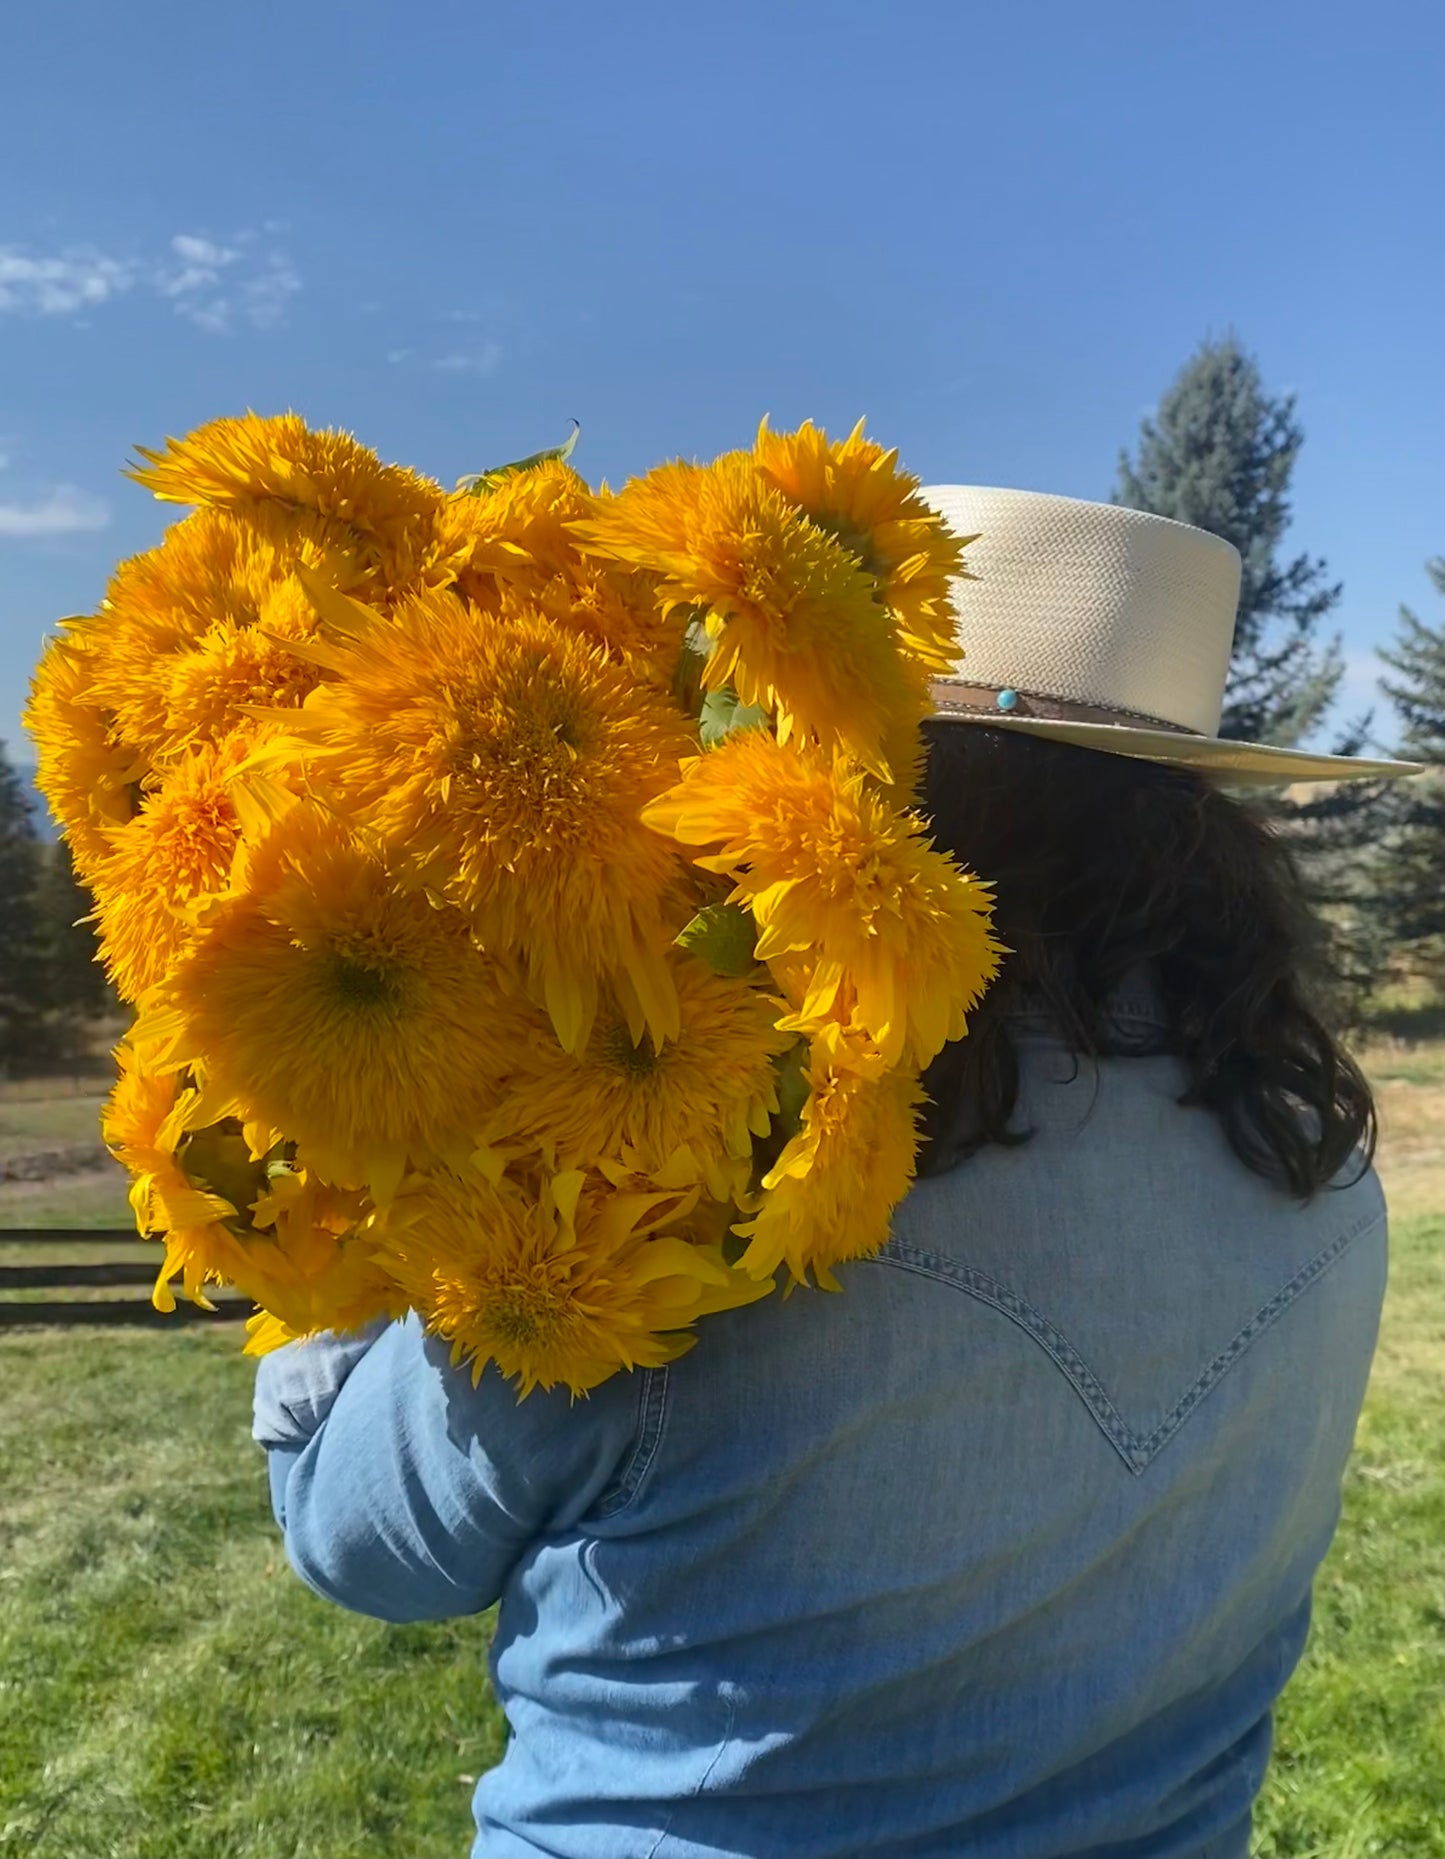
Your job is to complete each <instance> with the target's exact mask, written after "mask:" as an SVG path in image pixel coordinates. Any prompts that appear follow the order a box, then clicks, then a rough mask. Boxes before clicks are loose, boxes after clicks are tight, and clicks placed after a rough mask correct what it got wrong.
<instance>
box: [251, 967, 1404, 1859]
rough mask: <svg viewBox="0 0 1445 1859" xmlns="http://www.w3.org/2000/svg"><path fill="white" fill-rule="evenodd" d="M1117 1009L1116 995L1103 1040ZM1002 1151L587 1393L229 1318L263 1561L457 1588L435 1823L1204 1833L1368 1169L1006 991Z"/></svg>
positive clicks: (1299, 1555)
mask: <svg viewBox="0 0 1445 1859" xmlns="http://www.w3.org/2000/svg"><path fill="white" fill-rule="evenodd" d="M1155 1012H1156V1010H1155V1008H1154V1005H1153V1003H1152V1002H1151V1001H1150V999H1149V998H1148V996H1147V993H1141V994H1140V996H1139V998H1138V999H1136V1000H1130V999H1128V998H1126V999H1124V1000H1122V1001H1121V1002H1120V1004H1119V1013H1120V1018H1121V1024H1123V1025H1126V1026H1127V1025H1129V1024H1131V1023H1132V1024H1133V1025H1134V1026H1136V1027H1137V1029H1138V1031H1139V1032H1140V1035H1141V1040H1142V1042H1143V1043H1144V1044H1145V1045H1146V1046H1147V1043H1148V1040H1149V1037H1150V1029H1151V1027H1152V1026H1153V1024H1154V1023H1155ZM1015 1030H1016V1034H1017V1036H1018V1038H1019V1041H1020V1057H1021V1068H1022V1091H1021V1100H1020V1111H1021V1117H1022V1121H1023V1122H1024V1123H1026V1124H1027V1125H1028V1126H1030V1127H1032V1128H1033V1130H1034V1131H1035V1134H1034V1137H1033V1139H1032V1140H1031V1141H1030V1142H1029V1143H1027V1144H1026V1145H1024V1146H1022V1147H1020V1148H1016V1149H1004V1148H992V1149H987V1150H985V1151H983V1152H982V1153H981V1154H979V1155H977V1156H976V1157H974V1158H973V1159H972V1160H971V1161H969V1162H967V1163H965V1164H964V1165H963V1166H961V1167H960V1168H958V1169H956V1170H954V1171H953V1172H952V1173H950V1174H947V1175H944V1176H942V1177H939V1178H936V1179H931V1180H926V1181H923V1182H920V1183H919V1184H918V1185H917V1186H916V1187H915V1188H914V1189H913V1191H912V1192H911V1193H910V1194H909V1196H908V1197H907V1199H906V1200H905V1201H904V1203H903V1205H902V1206H901V1207H900V1208H899V1210H898V1213H897V1215H896V1217H895V1220H894V1226H893V1235H892V1238H891V1240H890V1242H889V1244H888V1246H887V1248H886V1249H885V1250H884V1252H883V1253H882V1254H881V1255H880V1256H878V1257H877V1258H875V1259H871V1260H867V1261H861V1262H859V1263H857V1264H855V1265H853V1266H851V1267H845V1268H844V1269H843V1271H842V1274H841V1275H842V1278H843V1282H844V1287H845V1288H844V1291H843V1293H842V1294H841V1295H830V1294H827V1293H823V1292H814V1291H798V1292H796V1293H795V1294H794V1295H792V1296H791V1297H787V1298H785V1297H783V1296H782V1295H781V1294H779V1295H777V1296H775V1297H773V1298H770V1299H768V1300H767V1301H765V1302H764V1303H762V1304H759V1305H755V1306H753V1307H752V1308H750V1309H746V1310H742V1311H738V1312H734V1313H728V1314H726V1315H720V1316H714V1317H709V1318H707V1319H706V1320H705V1321H704V1322H703V1324H702V1325H701V1326H700V1338H699V1341H698V1343H697V1346H696V1348H695V1349H694V1350H693V1351H692V1352H691V1353H689V1354H688V1355H686V1356H684V1357H683V1358H681V1359H680V1360H679V1361H677V1362H675V1363H674V1364H672V1365H671V1366H670V1367H668V1368H665V1369H657V1370H652V1371H648V1372H643V1373H636V1374H632V1375H620V1376H617V1377H615V1378H614V1379H613V1380H612V1381H610V1382H607V1383H605V1384H604V1385H603V1386H602V1387H601V1388H599V1389H597V1390H596V1391H595V1392H594V1393H593V1394H592V1395H591V1396H590V1397H589V1398H588V1399H586V1400H581V1401H577V1402H575V1403H573V1402H572V1401H570V1400H569V1398H568V1396H567V1395H566V1393H565V1392H555V1393H553V1394H545V1393H537V1394H534V1395H532V1396H531V1397H529V1398H528V1399H527V1400H526V1401H524V1402H522V1403H520V1404H519V1403H518V1402H517V1401H516V1399H515V1396H514V1393H513V1391H512V1389H511V1388H510V1386H508V1385H507V1384H505V1383H504V1382H503V1381H502V1380H501V1379H500V1378H499V1377H498V1376H497V1375H496V1374H495V1373H494V1372H492V1371H489V1372H487V1373H486V1374H484V1375H483V1377H482V1379H481V1381H480V1384H479V1385H478V1386H477V1387H476V1388H473V1386H472V1384H471V1378H470V1375H469V1374H467V1373H465V1372H463V1371H458V1370H453V1369H451V1368H450V1367H449V1366H448V1361H447V1354H446V1351H445V1349H444V1348H442V1347H441V1346H439V1345H438V1344H437V1343H435V1342H433V1341H429V1340H427V1339H426V1338H425V1337H424V1336H423V1335H422V1332H421V1330H420V1328H419V1326H418V1325H417V1323H416V1321H415V1319H411V1320H409V1321H407V1322H406V1323H402V1324H397V1325H394V1326H392V1327H390V1328H388V1329H386V1330H385V1331H384V1332H383V1333H382V1334H381V1335H380V1337H379V1339H378V1340H376V1341H375V1342H374V1343H373V1344H372V1345H371V1346H370V1347H367V1343H368V1341H369V1340H370V1339H362V1340H361V1341H359V1342H358V1341H353V1342H350V1343H337V1342H336V1341H335V1340H331V1339H321V1340H319V1341H318V1342H316V1343H311V1344H302V1345H293V1346H291V1347H290V1348H288V1349H285V1350H282V1351H280V1352H279V1353H278V1354H276V1355H274V1356H272V1357H268V1358H267V1359H266V1360H265V1361H264V1362H263V1363H262V1365H261V1369H260V1375H259V1379H258V1384H257V1407H256V1415H257V1418H256V1434H257V1437H258V1438H259V1439H260V1440H261V1441H262V1443H263V1444H265V1445H266V1446H267V1447H268V1448H269V1450H270V1457H271V1474H272V1489H273V1494H274V1499H275V1504H276V1510H277V1515H278V1518H279V1520H280V1521H281V1522H282V1525H283V1528H284V1531H285V1538H286V1549H287V1553H288V1556H289V1557H290V1560H291V1562H292V1565H293V1566H294V1568H295V1569H296V1571H297V1572H298V1574H299V1575H300V1576H301V1577H302V1579H303V1580H304V1581H306V1582H307V1583H309V1584H310V1586H311V1587H313V1588H314V1589H315V1590H316V1591H317V1592H318V1593H320V1594H322V1595H325V1596H328V1597H330V1598H331V1599H333V1600H336V1601H338V1602H340V1603H341V1604H342V1605H344V1606H347V1607H351V1608H356V1609H359V1610H360V1611H362V1612H364V1613H368V1614H374V1615H377V1616H379V1617H381V1618H382V1619H385V1620H418V1619H439V1618H443V1617H447V1616H451V1615H462V1614H470V1613H475V1612H478V1611H480V1610H481V1609H483V1608H486V1607H488V1606H490V1605H491V1604H492V1603H493V1602H495V1601H498V1600H499V1601H500V1603H501V1606H500V1612H499V1615H498V1622H497V1631H496V1637H495V1641H494V1644H493V1648H492V1675H493V1681H494V1684H495V1687H496V1694H497V1697H498V1699H499V1700H500V1702H501V1704H502V1707H503V1709H504V1710H505V1712H506V1715H507V1719H508V1722H509V1725H510V1728H511V1736H510V1739H509V1742H508V1746H507V1750H506V1754H505V1756H504V1758H503V1760H502V1761H501V1763H500V1764H499V1765H498V1766H497V1767H496V1768H495V1769H493V1770H492V1771H491V1772H490V1773H489V1774H487V1775H485V1776H483V1778H482V1780H481V1782H480V1783H479V1785H478V1787H477V1790H476V1795H475V1802H474V1806H475V1813H476V1821H477V1827H478V1832H477V1838H476V1844H475V1846H474V1848H473V1852H474V1853H475V1854H476V1855H487V1856H489V1859H516V1856H517V1855H532V1854H550V1855H579V1856H581V1855H588V1856H596V1859H640V1856H641V1855H644V1854H645V1855H649V1856H650V1859H662V1856H663V1855H694V1856H696V1859H702V1856H703V1855H708V1856H709V1859H721V1856H723V1855H736V1856H738V1859H761V1856H762V1855H769V1856H771V1859H844V1856H846V1859H862V1856H864V1855H868V1856H871V1859H884V1856H885V1855H886V1856H887V1859H925V1856H929V1859H932V1856H935V1855H936V1856H939V1859H942V1856H945V1855H947V1856H949V1859H953V1856H955V1855H978V1856H979V1859H983V1856H984V1855H987V1856H988V1859H1063V1856H1064V1855H1069V1856H1071V1859H1103V1856H1104V1855H1108V1859H1131V1856H1132V1859H1144V1855H1150V1856H1151V1859H1171V1856H1180V1859H1182V1856H1184V1855H1190V1856H1192V1859H1232V1856H1235V1855H1242V1854H1244V1853H1245V1852H1246V1851H1247V1847H1248V1838H1249V1816H1250V1804H1251V1802H1252V1800H1253V1798H1254V1796H1255V1794H1256V1792H1257V1790H1258V1788H1259V1785H1260V1781H1261V1778H1262V1775H1263V1772H1264V1767H1265V1763H1266V1760H1267V1756H1268V1748H1269V1736H1270V1713H1271V1706H1272V1705H1273V1703H1274V1700H1275V1698H1276V1696H1277V1695H1278V1693H1279V1691H1280V1689H1281V1687H1282V1686H1283V1684H1284V1682H1285V1680H1286V1678H1287V1677H1288V1676H1289V1673H1290V1671H1291V1670H1292V1669H1293V1667H1294V1665H1295V1663H1296V1661H1297V1660H1298V1658H1299V1656H1300V1653H1301V1650H1302V1648H1303V1645H1304V1640H1305V1634H1306V1629H1307V1623H1308V1618H1309V1597H1310V1584H1311V1581H1312V1579H1313V1577H1314V1575H1315V1572H1316V1570H1317V1568H1318V1566H1319V1563H1320V1560H1321V1558H1322V1557H1323V1555H1324V1553H1325V1551H1326V1549H1327V1547H1328V1545H1329V1542H1330V1538H1331V1535H1332V1533H1333V1531H1334V1528H1335V1523H1336V1519H1337V1515H1338V1507H1339V1492H1340V1479H1341V1474H1342V1472H1343V1470H1344V1466H1345V1461H1346V1458H1347V1456H1348V1454H1349V1451H1350V1445H1351V1439H1352V1436H1353V1433H1354V1428H1355V1422H1356V1419H1357V1417H1358V1414H1359V1410H1360V1403H1361V1400H1362V1397H1363V1393H1364V1388H1365V1380H1366V1375H1367V1373H1368V1370H1369V1365H1370V1358H1371V1354H1372V1352H1373V1349H1374V1343H1375V1335H1376V1329H1377V1324H1378V1320H1379V1313H1380V1304H1381V1298H1382V1295H1383V1290H1384V1279H1385V1212H1384V1204H1383V1199H1382V1196H1381V1193H1380V1188H1379V1185H1378V1182H1377V1181H1376V1179H1375V1177H1374V1175H1373V1174H1372V1173H1367V1174H1365V1175H1364V1176H1363V1177H1362V1178H1361V1179H1359V1180H1358V1181H1355V1182H1354V1183H1353V1185H1346V1186H1340V1187H1337V1188H1334V1189H1331V1190H1328V1191H1326V1192H1324V1193H1322V1194H1320V1195H1318V1196H1317V1197H1316V1198H1315V1199H1314V1200H1313V1201H1311V1202H1309V1203H1308V1204H1306V1205H1301V1204H1300V1203H1298V1202H1296V1201H1293V1200H1291V1199H1290V1198H1288V1197H1287V1196H1286V1195H1284V1194H1282V1193H1280V1192H1279V1191H1277V1190H1276V1189H1274V1188H1272V1187H1270V1186H1269V1185H1267V1184H1266V1183H1265V1182H1264V1181H1262V1180H1260V1179H1259V1178H1258V1177H1257V1176H1255V1175H1253V1174H1251V1173H1249V1172H1248V1171H1247V1170H1246V1169H1245V1168H1243V1167H1242V1166H1241V1164H1240V1163H1239V1162H1238V1161H1237V1160H1236V1159H1235V1158H1234V1156H1233V1155H1232V1153H1231V1152H1230V1150H1229V1149H1228V1147H1227V1145H1226V1143H1225V1140H1224V1137H1223V1135H1222V1133H1221V1131H1220V1128H1219V1126H1218V1124H1217V1122H1216V1121H1215V1120H1214V1118H1213V1117H1211V1116H1210V1115H1209V1114H1208V1113H1207V1112H1205V1111H1203V1110H1198V1109H1186V1108H1181V1107H1180V1105H1179V1104H1178V1101H1177V1100H1178V1098H1179V1096H1180V1093H1181V1090H1182V1077H1181V1074H1180V1071H1179V1067H1178V1065H1177V1062H1176V1061H1175V1060H1173V1059H1171V1058H1168V1057H1159V1056H1155V1057H1149V1056H1141V1057H1124V1058H1114V1059H1107V1060H1105V1061H1103V1062H1102V1063H1100V1064H1099V1065H1098V1066H1093V1065H1089V1064H1087V1063H1085V1064H1080V1065H1075V1063H1074V1061H1073V1060H1072V1059H1071V1058H1070V1057H1069V1056H1068V1055H1067V1054H1066V1053H1065V1052H1064V1051H1063V1049H1062V1048H1061V1047H1060V1046H1059V1045H1058V1044H1057V1043H1055V1042H1054V1040H1053V1039H1052V1038H1051V1037H1050V1035H1049V1032H1048V1029H1047V1027H1046V1026H1045V1025H1044V1024H1043V1023H1042V1022H1029V1021H1021V1022H1020V1023H1019V1024H1018V1025H1017V1027H1016V1029H1015Z"/></svg>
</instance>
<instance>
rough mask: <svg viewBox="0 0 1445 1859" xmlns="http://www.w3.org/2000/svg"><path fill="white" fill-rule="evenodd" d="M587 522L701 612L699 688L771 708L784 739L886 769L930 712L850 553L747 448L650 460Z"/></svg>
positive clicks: (872, 585)
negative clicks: (892, 745)
mask: <svg viewBox="0 0 1445 1859" xmlns="http://www.w3.org/2000/svg"><path fill="white" fill-rule="evenodd" d="M587 534H588V535H589V537H590V538H591V540H592V542H593V545H594V546H595V547H597V548H599V549H600V550H602V551H603V552H605V553H607V554H608V555H610V556H612V557H613V558H614V559H616V560H618V561H622V562H627V563H630V564H633V565H635V566H637V567H641V568H646V569H650V570H652V571H654V572H656V573H657V575H658V585H659V595H660V598H661V600H662V602H663V604H664V605H665V606H668V607H672V606H684V607H688V608H696V609H697V610H698V611H699V612H700V613H701V615H702V618H703V624H704V627H705V629H706V633H707V636H708V638H709V640H710V641H711V650H710V652H709V654H708V658H707V663H706V665H705V667H704V670H703V684H704V686H705V687H706V688H707V689H710V690H711V689H717V688H718V687H720V686H724V685H726V686H730V687H731V688H732V689H734V690H735V691H736V692H737V694H738V696H739V697H741V699H742V701H743V702H744V703H745V704H756V705H759V706H761V707H762V708H764V709H766V710H768V711H769V712H770V713H772V714H773V715H774V716H775V717H776V720H777V732H778V736H779V738H780V739H781V740H782V741H784V742H787V741H789V740H790V739H791V738H792V737H794V736H797V737H798V738H800V739H802V740H812V741H816V742H819V743H822V744H824V745H825V746H828V747H833V746H838V747H841V748H843V749H845V750H846V751H847V752H848V753H849V754H850V755H852V756H854V757H855V758H856V759H857V760H859V761H860V762H862V763H863V764H864V765H865V766H866V767H867V768H869V769H870V770H871V771H872V772H873V773H874V774H876V775H877V776H878V777H879V778H880V779H882V780H884V781H889V780H891V779H892V778H893V770H892V769H891V768H890V766H889V764H888V761H887V755H886V748H887V744H888V742H889V740H890V739H891V738H893V736H894V735H895V732H896V731H897V730H898V728H899V727H900V725H901V726H903V727H905V728H914V727H916V726H917V725H918V724H919V723H920V722H921V721H922V719H923V718H924V717H925V716H926V715H927V714H928V710H929V699H928V688H927V677H926V674H925V672H924V671H923V669H922V667H921V666H920V665H919V664H918V663H916V662H915V661H914V660H913V659H912V658H911V657H909V656H908V655H906V654H905V653H904V651H903V649H902V646H901V643H900V639H899V631H898V623H897V621H896V620H895V619H894V618H893V616H892V615H891V614H890V613H889V611H888V609H887V608H886V607H885V606H884V605H883V604H882V602H881V601H880V600H879V598H878V585H877V583H876V582H875V580H874V578H873V576H872V575H871V574H869V573H868V571H867V570H866V569H865V568H864V566H863V564H862V562H861V561H860V560H859V559H858V557H857V556H855V555H854V554H852V553H851V552H850V551H849V550H848V549H847V548H845V547H844V545H843V544H842V543H841V542H839V541H838V539H837V538H836V537H835V536H833V535H831V534H830V533H829V532H828V531H827V530H825V529H823V528H820V527H819V526H818V525H817V524H816V523H814V522H811V521H809V519H808V518H807V517H806V516H804V515H803V514H802V513H801V512H800V511H799V510H798V509H797V508H796V507H795V506H794V505H793V504H792V503H791V502H790V501H789V500H788V498H787V497H785V496H784V495H783V493H782V492H781V491H780V490H778V489H777V487H776V486H775V485H774V484H772V483H771V482H770V481H769V480H768V478H767V477H766V476H765V475H764V474H763V473H762V471H760V470H759V469H758V467H757V465H756V464H755V463H754V461H753V459H752V458H751V457H749V456H748V455H747V454H746V453H730V454H727V455H725V456H724V457H722V458H720V459H719V460H717V462H716V463H715V464H713V465H710V466H708V467H706V468H700V467H697V466H688V465H677V464H675V465H668V466H664V467H663V468H662V469H660V470H658V471H654V472H651V473H649V475H648V476H647V477H645V478H642V479H639V480H637V481H635V482H633V483H631V484H628V485H626V486H624V488H623V489H622V491H621V492H619V494H618V495H617V496H616V497H615V498H613V499H611V500H610V501H604V502H601V503H599V506H598V513H597V515H596V517H595V518H594V519H593V521H592V522H591V523H590V524H589V525H588V526H587Z"/></svg>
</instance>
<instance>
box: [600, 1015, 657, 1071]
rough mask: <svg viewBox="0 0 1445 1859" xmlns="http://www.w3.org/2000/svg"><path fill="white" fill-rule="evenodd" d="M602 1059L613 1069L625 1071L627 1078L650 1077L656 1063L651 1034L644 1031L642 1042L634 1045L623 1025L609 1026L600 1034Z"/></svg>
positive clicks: (655, 1052) (655, 1068) (655, 1049)
mask: <svg viewBox="0 0 1445 1859" xmlns="http://www.w3.org/2000/svg"><path fill="white" fill-rule="evenodd" d="M602 1059H603V1063H604V1064H606V1065H610V1066H611V1067H612V1068H613V1070H614V1071H620V1072H626V1073H627V1075H628V1077H629V1078H650V1077H651V1076H652V1074H653V1073H654V1072H655V1071H656V1070H657V1065H658V1058H657V1048H656V1047H655V1046H654V1045H653V1043H652V1039H651V1036H650V1035H649V1034H647V1033H644V1034H643V1035H642V1043H641V1044H640V1045H636V1046H634V1045H633V1043H632V1035H631V1033H629V1032H628V1030H627V1028H626V1027H625V1026H610V1027H608V1029H607V1031H606V1032H605V1033H604V1034H603V1035H602Z"/></svg>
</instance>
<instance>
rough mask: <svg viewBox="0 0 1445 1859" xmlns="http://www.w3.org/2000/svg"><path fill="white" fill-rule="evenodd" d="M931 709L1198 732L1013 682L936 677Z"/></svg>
mask: <svg viewBox="0 0 1445 1859" xmlns="http://www.w3.org/2000/svg"><path fill="white" fill-rule="evenodd" d="M932 696H933V702H934V707H935V709H936V710H937V711H938V712H939V713H940V714H943V715H946V714H947V713H948V712H949V711H954V712H959V711H967V712H968V714H969V715H970V716H993V717H996V718H998V719H1000V720H1002V719H1003V718H1005V717H1038V718H1040V719H1041V720H1043V721H1047V722H1050V723H1113V724H1116V725H1120V724H1124V725H1127V724H1135V725H1138V724H1142V725H1143V726H1144V727H1145V728H1146V729H1165V730H1169V731H1170V732H1171V733H1172V734H1173V735H1176V736H1198V735H1199V731H1198V730H1195V729H1186V728H1185V727H1184V725H1183V724H1182V723H1171V722H1169V721H1168V719H1167V718H1165V717H1159V716H1149V715H1148V714H1147V713H1146V712H1145V711H1142V710H1125V709H1124V708H1123V707H1122V705H1118V704H1079V703H1073V702H1071V701H1070V700H1069V699H1067V698H1063V697H1049V696H1047V695H1045V694H1044V693H1043V692H1040V691H1025V690H1020V689H1019V688H1018V687H1016V686H1013V685H997V684H964V683H962V682H960V681H959V680H957V679H954V678H948V679H940V680H938V681H937V682H936V683H935V684H934V685H933V687H932Z"/></svg>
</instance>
